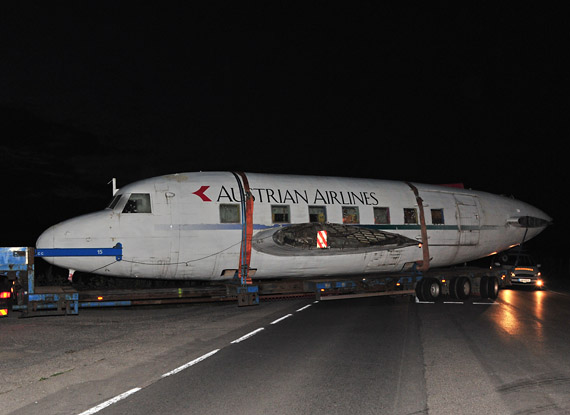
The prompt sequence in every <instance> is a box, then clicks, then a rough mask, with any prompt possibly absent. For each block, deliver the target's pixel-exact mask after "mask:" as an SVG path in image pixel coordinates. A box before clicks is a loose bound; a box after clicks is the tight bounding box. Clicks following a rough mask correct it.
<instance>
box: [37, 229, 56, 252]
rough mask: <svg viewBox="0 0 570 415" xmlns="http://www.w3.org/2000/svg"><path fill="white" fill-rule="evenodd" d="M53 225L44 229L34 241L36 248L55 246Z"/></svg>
mask: <svg viewBox="0 0 570 415" xmlns="http://www.w3.org/2000/svg"><path fill="white" fill-rule="evenodd" d="M54 228H55V226H51V227H49V228H48V229H46V230H45V231H44V232H43V233H42V234H41V235H40V236H39V237H38V239H37V241H36V249H42V248H43V249H46V248H54V247H55V242H54V241H55V229H54Z"/></svg>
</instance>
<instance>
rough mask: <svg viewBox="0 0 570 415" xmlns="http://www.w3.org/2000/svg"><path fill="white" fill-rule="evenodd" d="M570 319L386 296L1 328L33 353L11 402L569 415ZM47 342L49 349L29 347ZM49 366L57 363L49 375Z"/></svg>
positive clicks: (566, 308) (504, 304)
mask: <svg viewBox="0 0 570 415" xmlns="http://www.w3.org/2000/svg"><path fill="white" fill-rule="evenodd" d="M306 306H308V307H306ZM54 319H55V320H54ZM56 320H57V322H56ZM568 321H570V296H568V294H563V293H556V292H549V291H544V292H543V291H518V290H504V291H501V293H500V297H499V300H498V301H497V302H496V303H483V304H479V303H478V301H477V300H474V301H469V302H466V303H462V304H457V303H437V304H417V303H414V302H410V301H408V300H407V299H404V298H401V299H389V298H380V297H377V298H366V299H354V300H338V301H321V302H318V303H313V302H312V301H311V300H295V301H283V302H275V303H264V304H262V305H260V306H259V307H252V308H247V309H244V308H237V307H235V305H233V304H231V305H230V304H215V305H204V306H190V307H178V308H160V309H151V308H147V309H139V310H132V309H125V310H82V311H81V312H80V315H79V316H78V317H65V318H62V317H56V318H53V319H52V318H44V319H30V320H14V319H8V320H4V321H1V322H0V327H7V330H5V331H4V333H8V334H9V340H6V339H7V337H5V336H4V335H3V336H2V337H1V339H0V354H2V355H3V356H4V355H6V353H7V352H9V351H10V350H9V349H10V344H11V343H12V344H14V343H16V344H18V345H19V346H21V350H20V353H23V354H24V355H29V356H30V360H29V361H28V359H25V360H22V359H18V356H16V355H14V354H17V353H15V352H14V351H12V354H13V355H14V356H12V358H10V359H8V360H7V362H8V364H7V365H6V363H5V362H6V361H3V362H2V363H0V364H1V365H2V366H0V367H1V368H2V373H3V374H4V373H6V372H5V369H8V372H9V373H13V371H14V370H17V366H18V362H20V364H23V365H24V366H25V367H24V372H26V373H28V375H27V377H26V378H25V379H24V378H16V377H15V375H14V376H13V378H9V379H8V385H9V388H10V390H9V391H8V392H4V393H2V392H0V402H2V401H3V402H2V405H4V406H2V405H0V408H2V407H3V408H9V409H10V410H8V411H7V413H13V414H32V413H33V414H37V413H38V412H40V413H42V414H60V413H61V414H80V413H84V414H85V415H86V414H92V413H98V414H140V413H145V414H158V413H177V414H190V413H192V414H193V413H199V414H222V413H223V414H226V413H236V414H242V413H243V414H245V413H248V414H347V413H353V414H384V413H385V414H415V413H429V414H457V413H462V414H471V413H472V414H481V413H486V414H522V413H533V414H534V413H540V414H559V413H569V412H570V330H568ZM6 322H7V324H6ZM29 322H31V323H29ZM272 323H273V324H272ZM29 325H31V326H29ZM15 326H18V327H15ZM47 326H49V328H48V327H47ZM34 331H36V333H37V332H38V331H39V333H41V334H43V340H40V339H37V338H36V337H35V336H34V335H33V332H34ZM80 331H81V332H80ZM58 333H59V334H58ZM73 333H77V334H76V335H74V334H73ZM66 336H68V338H69V339H70V340H68V341H66ZM75 336H77V338H76V339H74V337H75ZM97 336H100V337H99V338H98V337H97ZM33 339H36V340H37V341H36V343H33V342H32V345H33V348H34V350H36V352H37V353H35V354H34V353H29V352H26V351H25V344H26V343H27V342H28V341H30V342H31V341H32V340H33ZM18 342H19V343H18ZM66 342H69V343H66ZM42 344H43V345H42ZM66 344H68V345H67V346H66ZM58 345H59V346H60V348H59V352H57V347H58ZM54 347H55V349H56V350H54ZM42 348H44V349H45V351H43V352H42V351H41V349H42ZM38 355H39V356H38ZM20 357H21V356H20ZM26 362H28V363H29V365H28V366H26ZM43 365H48V366H50V365H51V366H50V367H49V369H45V370H43V372H42V370H41V368H42V367H43ZM42 373H43V374H42ZM14 402H17V403H14ZM0 412H2V411H1V410H0Z"/></svg>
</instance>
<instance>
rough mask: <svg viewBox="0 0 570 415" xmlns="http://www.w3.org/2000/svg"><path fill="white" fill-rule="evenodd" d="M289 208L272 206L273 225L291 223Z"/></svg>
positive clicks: (286, 206)
mask: <svg viewBox="0 0 570 415" xmlns="http://www.w3.org/2000/svg"><path fill="white" fill-rule="evenodd" d="M289 218H290V214H289V206H288V205H283V206H271V220H272V221H273V223H289V222H290V220H289Z"/></svg>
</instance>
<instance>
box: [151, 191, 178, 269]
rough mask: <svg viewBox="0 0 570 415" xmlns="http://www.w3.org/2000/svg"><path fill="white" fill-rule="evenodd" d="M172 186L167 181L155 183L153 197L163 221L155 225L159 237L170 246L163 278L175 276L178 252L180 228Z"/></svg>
mask: <svg viewBox="0 0 570 415" xmlns="http://www.w3.org/2000/svg"><path fill="white" fill-rule="evenodd" d="M174 187H175V186H172V184H169V183H157V184H155V195H154V197H155V200H156V204H157V207H159V209H160V213H161V216H162V218H164V222H165V223H162V224H160V225H159V226H157V230H158V232H160V233H162V235H160V236H161V238H160V239H161V240H162V241H164V243H165V244H166V245H168V246H169V247H170V249H169V251H170V256H169V260H168V263H165V266H164V268H163V274H164V275H163V277H165V278H174V277H175V276H176V271H177V269H178V258H179V253H180V229H179V226H178V223H179V222H178V221H177V218H178V214H177V204H176V203H175V198H176V193H175V189H174Z"/></svg>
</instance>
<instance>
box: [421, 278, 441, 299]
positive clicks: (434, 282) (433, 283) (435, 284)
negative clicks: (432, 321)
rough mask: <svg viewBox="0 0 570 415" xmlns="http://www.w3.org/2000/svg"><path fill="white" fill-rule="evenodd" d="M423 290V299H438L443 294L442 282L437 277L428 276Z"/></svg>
mask: <svg viewBox="0 0 570 415" xmlns="http://www.w3.org/2000/svg"><path fill="white" fill-rule="evenodd" d="M422 292H423V297H424V300H423V301H436V300H437V299H438V298H439V297H440V296H441V282H439V280H438V279H437V278H426V279H425V282H424V284H423V285H422Z"/></svg>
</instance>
